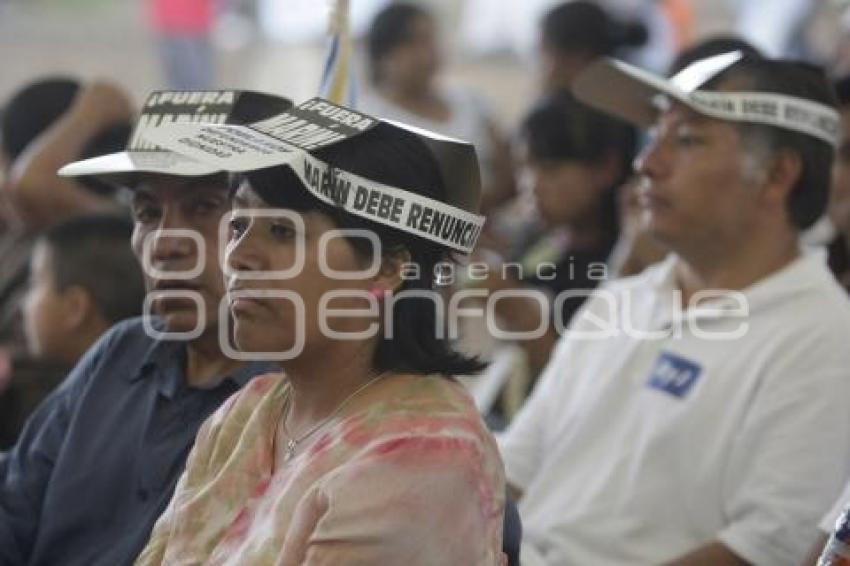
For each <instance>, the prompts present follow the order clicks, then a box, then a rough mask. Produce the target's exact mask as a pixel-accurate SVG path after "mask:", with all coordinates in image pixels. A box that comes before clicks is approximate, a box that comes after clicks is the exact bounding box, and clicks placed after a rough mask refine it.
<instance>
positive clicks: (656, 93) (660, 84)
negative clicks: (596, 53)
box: [573, 51, 841, 147]
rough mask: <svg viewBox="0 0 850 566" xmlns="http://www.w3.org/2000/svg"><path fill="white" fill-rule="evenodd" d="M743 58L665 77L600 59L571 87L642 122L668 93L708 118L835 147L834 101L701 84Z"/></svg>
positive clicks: (649, 120) (735, 55) (716, 59)
mask: <svg viewBox="0 0 850 566" xmlns="http://www.w3.org/2000/svg"><path fill="white" fill-rule="evenodd" d="M742 57H743V55H742V53H741V52H740V51H733V52H730V53H723V54H720V55H715V56H713V57H708V58H706V59H702V60H700V61H696V62H695V63H692V64H691V65H688V66H687V67H685V68H684V69H682V71H680V72H679V73H677V74H676V75H674V76H673V77H671V78H669V79H667V78H664V77H661V76H658V75H655V74H653V73H650V72H648V71H645V70H643V69H640V68H638V67H635V66H634V65H629V64H628V63H624V62H622V61H617V60H615V59H610V58H601V59H598V60H597V61H595V62H593V63H591V64H590V65H589V66H588V67H587V68H586V69H585V70H584V71H582V72H581V73H580V74H579V75H578V76H577V77H576V80H575V83H574V84H573V92H574V94H575V95H576V97H577V98H578V99H579V100H581V101H582V102H584V103H586V104H588V105H590V106H593V107H594V108H597V109H599V110H601V111H603V112H606V113H608V114H611V115H613V116H617V117H619V118H622V119H624V120H626V121H628V122H631V123H633V124H636V125H638V126H641V127H649V126H651V125H652V124H653V123H654V122H655V120H656V118H657V117H658V113H659V104H658V102H659V99H664V98H666V99H668V100H672V101H676V102H679V103H681V104H684V105H685V106H687V107H688V108H690V109H692V110H693V111H695V112H698V113H700V114H703V115H706V116H709V117H712V118H717V119H720V120H728V121H733V122H748V123H755V124H766V125H770V126H774V127H777V128H782V129H785V130H790V131H795V132H798V133H802V134H806V135H809V136H811V137H814V138H816V139H818V140H821V141H824V142H826V143H828V144H830V145H831V146H833V147H837V146H838V144H839V143H840V141H841V118H840V116H839V114H838V112H837V110H836V109H835V108H834V107H832V106H829V105H827V104H822V103H820V102H815V101H813V100H809V99H806V98H801V97H797V96H790V95H786V94H779V93H774V92H760V91H746V92H745V91H741V92H737V91H734V92H729V91H714V90H709V89H703V88H702V87H704V85H706V84H707V83H708V82H709V81H711V80H712V79H713V78H715V77H717V76H719V75H720V74H721V73H723V72H725V71H726V70H728V69H730V68H732V67H733V66H734V65H736V64H737V63H738V62H739V61H741V60H742ZM788 64H789V65H790V64H792V63H790V62H789V63H788Z"/></svg>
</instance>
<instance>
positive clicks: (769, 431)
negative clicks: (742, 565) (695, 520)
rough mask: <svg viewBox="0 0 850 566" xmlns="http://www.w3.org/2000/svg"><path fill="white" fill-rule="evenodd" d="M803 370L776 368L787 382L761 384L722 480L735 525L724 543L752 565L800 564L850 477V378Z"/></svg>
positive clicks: (834, 371)
mask: <svg viewBox="0 0 850 566" xmlns="http://www.w3.org/2000/svg"><path fill="white" fill-rule="evenodd" d="M808 359H809V360H811V359H815V358H808ZM827 364H829V362H824V365H827ZM800 365H801V364H787V365H785V366H784V367H783V366H778V367H777V370H776V372H774V373H775V374H784V375H774V376H773V377H778V379H769V380H767V381H766V382H765V383H764V384H763V387H762V391H761V392H760V393H759V395H758V399H757V400H756V401H755V402H754V405H753V408H752V410H751V411H750V416H749V417H748V418H747V420H746V421H744V423H742V426H741V430H740V434H739V438H738V440H737V441H736V444H735V446H734V448H733V452H732V454H731V455H730V464H729V468H728V469H727V472H726V477H725V478H724V483H725V485H726V487H725V492H726V493H725V495H724V509H725V512H726V515H727V516H728V517H729V522H728V523H727V526H726V527H725V528H724V529H723V530H721V531H720V533H719V535H718V539H719V540H720V542H722V543H723V544H725V545H726V546H728V547H729V548H730V549H731V550H732V551H733V552H735V553H736V554H737V555H739V556H741V557H743V558H745V559H746V560H748V561H749V562H751V563H754V564H772V565H777V566H782V565H789V566H793V565H796V564H800V563H801V562H802V561H803V559H804V558H805V552H806V551H807V549H809V548H810V547H811V546H812V545H813V544H814V542H815V541H816V540H817V538H818V537H819V532H818V529H817V524H818V520H819V519H820V518H821V517H822V516H823V513H824V512H825V511H826V510H827V509H828V508H829V506H830V505H831V504H832V503H833V501H834V500H835V497H836V496H837V494H838V493H839V491H840V489H841V485H842V483H843V482H844V481H846V478H847V474H848V464H850V415H848V411H847V407H846V400H847V398H848V396H850V385H848V380H847V375H846V373H845V371H844V370H840V371H839V370H837V369H832V370H831V371H820V372H817V371H812V370H811V368H810V367H809V368H803V367H799V366H800Z"/></svg>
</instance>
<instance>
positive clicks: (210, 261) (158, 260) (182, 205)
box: [132, 175, 230, 332]
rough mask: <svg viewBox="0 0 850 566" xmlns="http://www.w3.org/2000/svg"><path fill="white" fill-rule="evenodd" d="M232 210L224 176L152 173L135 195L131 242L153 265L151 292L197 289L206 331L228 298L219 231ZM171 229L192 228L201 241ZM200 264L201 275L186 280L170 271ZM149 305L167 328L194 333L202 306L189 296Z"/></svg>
mask: <svg viewBox="0 0 850 566" xmlns="http://www.w3.org/2000/svg"><path fill="white" fill-rule="evenodd" d="M229 208H230V205H229V201H228V194H227V185H226V182H225V180H224V179H223V178H222V177H200V178H192V177H174V176H166V175H158V176H149V177H146V178H145V179H144V180H143V181H142V183H140V185H139V186H138V188H137V189H136V190H135V191H134V195H133V219H134V222H135V227H134V229H133V237H132V246H133V251H134V252H135V254H136V257H137V258H138V259H139V261H140V262H142V265H143V266H144V265H145V263H144V254H145V253H147V256H148V258H147V259H148V264H149V266H150V268H152V269H145V283H146V286H147V290H148V292H151V291H177V292H187V291H188V292H191V293H196V294H197V296H199V298H200V299H201V303H202V307H201V308H202V309H203V312H204V313H205V315H206V316H205V319H206V321H205V324H204V330H212V329H215V328H216V327H217V322H218V305H219V302H220V301H221V298H222V297H223V296H224V280H223V278H222V273H221V266H220V265H219V260H218V251H219V250H218V244H219V241H218V240H219V237H218V229H219V222H220V221H221V218H222V215H224V214H225V213H226V212H227V211H228V210H229ZM171 230H184V231H186V230H188V231H192V232H194V233H195V234H196V235H197V236H198V237H199V240H200V241H202V242H203V245H200V246H199V245H198V242H196V241H195V240H194V239H192V238H190V237H187V236H176V235H173V233H172V234H171V235H169V233H168V231H171ZM163 231H165V232H164V233H163ZM146 242H147V244H146ZM199 264H200V265H201V266H202V268H201V269H200V274H198V275H197V276H193V277H191V278H189V279H182V278H179V277H176V276H174V275H170V274H174V273H175V272H180V271H189V270H192V269H193V268H195V267H196V266H197V265H199ZM153 270H158V271H159V272H161V273H158V274H157V273H154V272H153ZM151 305H152V310H153V312H154V313H155V314H158V315H159V316H161V317H162V318H163V320H164V321H165V323H166V326H167V329H168V331H169V332H190V331H192V330H193V329H195V328H196V327H197V326H198V324H199V321H198V316H199V315H198V307H197V306H196V303H195V302H194V301H193V300H192V299H190V298H179V297H177V298H169V297H161V298H157V299H155V300H154V301H153V302H152V303H151Z"/></svg>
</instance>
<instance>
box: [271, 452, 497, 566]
mask: <svg viewBox="0 0 850 566" xmlns="http://www.w3.org/2000/svg"><path fill="white" fill-rule="evenodd" d="M500 469H501V465H500V463H499V461H498V455H497V454H496V450H495V447H490V448H489V450H482V443H481V441H480V440H478V439H475V438H471V437H459V436H446V435H439V436H438V435H433V436H420V435H416V436H411V437H395V438H387V439H384V440H381V441H380V442H376V443H373V444H372V446H371V447H370V449H369V450H368V451H367V452H366V453H365V454H364V455H362V456H360V457H358V458H356V459H355V460H354V461H352V462H351V463H349V464H347V465H346V466H344V467H343V468H340V469H339V470H337V471H336V472H335V473H334V474H332V475H331V477H330V478H328V480H327V481H325V482H322V483H321V484H319V485H317V486H316V487H315V488H314V489H312V490H311V491H309V492H308V494H307V495H306V496H305V497H304V498H303V499H302V500H301V502H300V503H299V505H298V506H297V508H296V510H295V514H294V516H293V519H292V524H291V527H290V529H289V532H288V534H287V537H286V540H285V541H284V544H283V548H282V549H281V554H280V556H281V559H282V563H281V564H282V566H296V565H297V566H319V565H329V564H346V565H349V566H367V565H374V564H405V565H406V566H418V565H422V566H424V565H429V564H464V565H467V564H468V565H470V566H485V565H486V566H491V565H500V564H505V563H506V562H505V561H506V558H505V557H504V555H503V554H502V550H501V549H502V518H503V513H504V483H503V479H502V474H501V472H500Z"/></svg>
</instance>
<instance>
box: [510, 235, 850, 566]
mask: <svg viewBox="0 0 850 566" xmlns="http://www.w3.org/2000/svg"><path fill="white" fill-rule="evenodd" d="M676 261H677V259H676V258H675V257H674V256H671V257H670V258H668V259H667V260H666V261H664V262H662V263H660V264H658V265H656V266H654V267H651V268H649V269H648V270H647V271H645V272H644V273H643V274H641V275H640V276H637V277H633V278H628V279H623V280H619V281H615V282H612V283H611V284H609V285H607V286H605V287H603V288H602V289H601V290H600V291H599V292H597V294H596V295H595V296H594V297H593V298H592V299H590V300H589V301H588V302H587V303H586V306H585V307H584V309H583V310H582V311H581V312H580V313H579V314H578V315H577V316H576V318H575V319H574V322H573V325H572V327H571V330H570V333H568V335H567V336H565V337H564V338H562V339H561V341H560V343H559V345H558V347H557V349H556V351H555V352H554V354H553V357H552V359H551V361H550V364H549V366H548V367H547V369H546V370H545V372H544V374H543V375H542V376H541V379H540V382H539V383H538V385H537V387H536V388H535V390H534V392H533V394H532V396H531V398H530V399H529V401H528V402H527V404H526V406H525V407H524V408H523V409H522V411H521V412H520V413H519V415H518V416H517V417H516V419H515V421H514V423H513V424H512V426H511V427H510V429H509V430H508V431H507V432H506V433H505V434H504V435H503V436H501V437H500V438H499V444H500V447H501V449H502V454H503V458H504V460H505V466H506V470H507V476H508V481H509V482H510V483H512V484H514V485H515V486H517V487H518V488H520V489H521V490H522V491H523V492H524V496H523V498H522V499H521V501H520V506H519V509H520V514H521V516H522V519H523V525H524V535H523V545H524V547H523V565H524V566H538V565H550V566H556V565H557V566H569V565H578V566H585V565H591V564H592V565H593V566H605V565H609V564H610V565H618V566H625V565H629V564H635V565H638V564H639V565H646V564H658V563H661V562H664V561H667V560H671V559H674V558H676V557H677V556H679V555H681V554H684V553H687V552H689V551H691V550H694V549H695V548H697V547H699V546H701V545H704V544H706V543H709V542H711V541H714V540H719V541H721V542H722V543H724V544H725V545H726V546H727V547H729V548H731V549H732V550H733V551H734V552H735V553H736V554H738V555H740V556H741V557H743V558H745V559H746V560H748V561H750V562H752V563H754V564H765V565H770V566H782V565H786V564H787V565H789V566H790V565H796V564H798V563H799V562H800V561H801V560H802V559H803V557H804V555H805V552H806V551H807V550H808V549H809V548H810V546H811V545H812V544H813V543H814V541H815V540H816V538H817V536H818V532H817V529H816V525H817V522H818V519H819V518H820V517H821V516H822V514H823V513H824V511H825V510H826V509H828V507H829V505H830V504H831V503H832V501H833V500H834V498H835V496H836V494H838V492H839V491H840V488H841V485H842V484H843V482H844V480H846V478H847V477H848V475H850V411H848V410H847V399H850V347H848V344H847V340H848V336H850V302H848V299H847V298H846V296H845V295H844V292H843V291H842V290H841V288H840V287H839V286H838V285H837V284H836V283H835V281H834V280H833V278H832V276H831V274H830V273H829V272H828V270H827V269H826V266H825V264H824V254H823V253H818V252H808V253H806V254H805V255H803V256H802V257H801V258H799V259H798V260H796V261H794V262H793V263H792V264H791V265H789V266H787V267H786V268H784V269H782V270H781V271H779V272H777V273H775V274H773V275H771V276H769V277H767V278H765V279H764V280H762V281H760V282H759V283H757V284H755V285H753V286H752V287H750V288H749V289H747V290H746V291H745V292H744V293H743V294H742V296H743V297H744V298H745V299H746V302H747V303H748V308H749V314H748V315H747V316H745V317H742V316H741V314H740V312H737V313H736V311H735V310H734V309H731V308H730V309H729V310H726V311H724V312H722V313H720V312H718V310H717V309H712V311H711V312H708V311H705V310H703V311H700V310H697V311H694V309H691V311H690V313H691V314H686V313H683V311H682V309H681V306H680V305H679V304H678V302H677V301H673V300H672V294H673V292H674V265H675V262H676ZM731 304H734V303H731ZM605 328H607V333H606V332H602V330H601V329H605ZM671 329H672V330H671ZM677 329H680V331H678V330H677ZM637 331H643V332H647V331H651V332H655V333H656V334H657V335H659V336H661V335H663V336H666V337H658V336H656V337H654V338H651V337H648V336H644V337H640V336H636V335H635V333H636V332H637ZM741 331H745V332H744V333H743V335H742V336H740V337H738V338H735V339H731V340H730V339H726V340H719V339H709V338H707V337H706V333H708V334H713V335H714V336H715V338H717V337H718V336H720V334H721V333H728V334H730V335H735V334H740V333H741ZM593 333H596V334H600V333H601V334H608V336H607V337H605V338H604V339H591V338H590V337H589V336H587V334H593ZM671 333H672V334H673V336H671ZM677 333H679V334H680V336H679V337H676V336H675V334H677Z"/></svg>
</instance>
